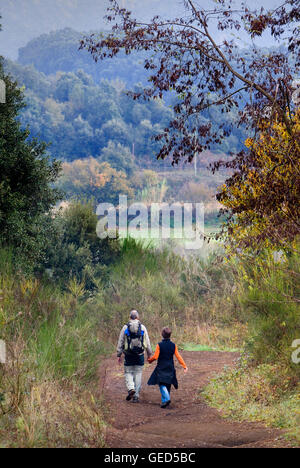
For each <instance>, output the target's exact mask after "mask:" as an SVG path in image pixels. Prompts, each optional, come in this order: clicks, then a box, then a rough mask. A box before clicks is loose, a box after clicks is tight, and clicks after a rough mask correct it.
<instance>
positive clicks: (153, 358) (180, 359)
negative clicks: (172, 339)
mask: <svg viewBox="0 0 300 468" xmlns="http://www.w3.org/2000/svg"><path fill="white" fill-rule="evenodd" d="M159 354H160V347H159V344H158V345H157V346H156V350H155V353H154V354H153V356H152V357H150V358H148V362H150V363H151V362H153V361H157V359H158V358H159ZM175 356H176V358H177V359H178V362H179V364H180V365H181V366H182V367H183V368H184V369H187V365H186V363H185V362H184V360H183V358H182V356H181V355H180V354H179V351H178V348H177V345H175Z"/></svg>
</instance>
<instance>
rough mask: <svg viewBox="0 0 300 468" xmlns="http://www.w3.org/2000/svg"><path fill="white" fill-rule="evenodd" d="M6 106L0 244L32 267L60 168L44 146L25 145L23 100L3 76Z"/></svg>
mask: <svg viewBox="0 0 300 468" xmlns="http://www.w3.org/2000/svg"><path fill="white" fill-rule="evenodd" d="M0 78H1V79H2V80H4V82H5V84H6V103H5V104H0V232H1V234H0V242H1V243H2V244H4V245H9V246H12V247H13V248H14V251H15V252H16V257H18V256H20V255H22V257H26V259H27V261H29V262H30V261H31V262H32V263H34V262H35V261H36V260H37V258H39V257H40V255H41V253H42V251H43V249H42V246H43V242H44V240H45V237H46V236H47V226H48V221H47V219H48V220H49V217H50V215H49V212H50V210H51V209H52V208H53V206H54V205H55V204H56V202H57V201H58V200H59V198H60V193H59V191H58V190H57V189H55V188H53V183H54V182H55V181H56V179H57V177H58V174H59V172H60V164H59V163H58V162H56V161H55V160H54V161H52V162H51V161H50V160H49V157H48V156H47V153H46V145H45V144H44V143H42V142H39V141H37V140H36V139H32V140H29V139H28V137H29V135H30V132H29V130H28V129H26V130H22V129H21V125H20V122H19V120H18V117H19V114H20V111H21V109H22V108H23V107H24V99H23V94H22V92H21V90H20V89H19V88H18V86H17V84H16V83H15V82H14V81H12V79H11V78H10V77H9V76H7V75H5V74H4V72H3V67H2V62H1V63H0Z"/></svg>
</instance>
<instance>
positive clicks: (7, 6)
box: [0, 0, 283, 59]
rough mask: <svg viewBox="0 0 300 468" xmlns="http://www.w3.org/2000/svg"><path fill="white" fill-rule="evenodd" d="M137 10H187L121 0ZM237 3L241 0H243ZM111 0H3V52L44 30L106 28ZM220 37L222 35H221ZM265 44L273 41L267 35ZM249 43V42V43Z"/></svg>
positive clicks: (268, 1)
mask: <svg viewBox="0 0 300 468" xmlns="http://www.w3.org/2000/svg"><path fill="white" fill-rule="evenodd" d="M120 1H121V2H122V3H123V4H124V6H127V7H128V8H130V9H132V10H133V11H135V12H136V14H137V16H138V18H139V19H143V20H146V19H149V18H150V17H152V16H154V15H156V14H161V15H164V16H165V15H171V16H173V15H180V14H181V13H183V12H184V8H183V2H182V1H181V0H120ZM282 1H283V0H264V1H259V0H248V3H249V5H250V6H251V8H255V7H259V8H260V7H262V6H263V7H264V8H269V7H271V8H274V7H276V6H278V5H280V4H281V3H282ZM195 3H196V4H197V5H200V6H204V7H205V8H210V7H213V6H215V5H216V2H215V1H214V0H195ZM236 3H237V4H238V3H240V2H239V0H237V1H236ZM107 5H108V0H0V14H1V15H2V17H3V18H2V25H3V31H2V32H1V33H0V54H1V55H4V56H6V57H10V58H13V59H16V58H17V55H18V49H19V48H20V47H22V46H24V45H26V44H27V42H28V41H29V40H31V39H33V38H35V37H37V36H39V35H40V34H43V33H48V32H50V31H53V30H57V29H62V28H65V27H71V28H73V29H75V30H78V31H90V30H96V29H100V28H103V26H104V24H105V22H104V21H103V16H104V15H105V11H106V7H107ZM219 38H220V37H219ZM261 44H262V45H270V44H271V41H270V38H268V37H264V39H263V40H262V41H261ZM245 45H246V44H245Z"/></svg>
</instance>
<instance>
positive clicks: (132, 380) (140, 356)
mask: <svg viewBox="0 0 300 468" xmlns="http://www.w3.org/2000/svg"><path fill="white" fill-rule="evenodd" d="M145 350H146V351H147V355H148V358H149V357H150V356H151V355H152V348H151V344H150V339H149V335H148V332H147V329H146V327H145V326H144V325H142V324H141V322H140V320H139V314H138V312H137V311H136V310H132V311H131V312H130V319H129V322H128V324H127V325H124V327H123V328H122V330H121V333H120V337H119V341H118V348H117V356H118V360H119V364H121V363H122V354H123V353H124V355H125V363H124V364H125V365H124V370H125V383H126V387H127V390H128V395H127V397H126V400H127V401H130V400H133V402H134V403H138V402H139V394H140V390H141V386H142V373H143V368H144V363H145V358H144V353H145Z"/></svg>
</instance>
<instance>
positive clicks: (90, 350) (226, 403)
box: [0, 239, 299, 447]
mask: <svg viewBox="0 0 300 468" xmlns="http://www.w3.org/2000/svg"><path fill="white" fill-rule="evenodd" d="M297 261H298V260H297V257H296V256H290V257H287V259H286V260H284V261H283V262H282V263H276V262H274V261H273V260H272V259H271V257H270V256H267V257H265V258H262V259H261V260H260V261H259V260H258V259H256V261H255V264H254V266H252V264H251V262H250V261H249V259H248V260H247V261H246V262H245V261H243V260H241V259H239V260H237V259H235V260H233V259H232V260H230V261H228V262H226V261H224V257H223V256H222V254H221V253H218V252H215V254H213V255H211V256H210V257H209V258H208V259H207V260H206V261H204V260H203V259H201V258H199V259H197V258H196V257H191V258H190V259H188V260H184V259H182V258H181V257H179V256H177V255H175V254H174V253H173V252H171V251H170V250H168V249H167V248H163V249H161V250H158V249H154V248H152V247H151V246H149V247H148V248H147V247H145V245H143V244H142V243H139V242H138V241H134V240H132V239H127V240H125V241H124V242H123V243H122V245H121V246H120V253H119V255H118V257H116V260H115V262H113V263H111V264H110V265H107V266H105V267H104V266H103V267H102V269H101V271H102V275H101V277H99V276H97V278H95V280H94V283H93V284H94V286H93V289H89V288H87V287H86V284H85V283H84V280H79V279H76V278H71V279H69V280H68V281H66V282H61V283H58V282H56V281H55V280H51V279H49V277H47V278H44V279H43V278H42V279H37V278H35V277H34V276H23V275H22V274H21V273H20V271H16V270H15V269H14V265H13V261H12V256H11V254H10V253H9V251H7V250H4V249H2V250H1V254H0V274H1V277H0V291H1V295H0V326H1V329H0V335H1V339H3V340H5V342H6V345H7V361H6V364H2V365H1V364H0V445H1V446H4V447H7V446H21V447H73V446H76V447H102V446H104V445H105V428H106V423H105V420H106V415H105V405H104V404H103V402H102V397H101V394H100V393H99V391H98V385H97V368H98V366H99V364H100V363H101V360H102V359H104V357H105V355H107V354H110V353H112V352H114V351H115V346H116V340H117V338H118V334H119V331H120V328H121V326H122V325H123V324H124V323H126V322H127V320H128V315H129V311H130V310H131V309H132V308H136V309H137V310H139V312H140V314H141V319H142V321H143V323H144V324H145V325H146V326H147V328H148V331H149V334H150V336H151V341H152V345H153V347H154V346H155V344H156V342H157V340H159V339H160V331H161V328H162V327H163V326H166V325H168V326H171V327H172V329H173V337H174V339H175V340H176V342H177V343H178V344H179V346H180V347H181V348H184V349H194V350H200V349H217V350H224V351H228V350H243V356H244V357H243V359H242V360H241V364H240V365H239V366H238V367H237V368H236V369H234V370H230V369H227V370H225V371H224V374H222V375H221V376H219V377H217V378H216V379H214V380H212V382H211V384H210V385H209V386H208V388H207V389H206V390H205V394H206V397H207V399H208V401H209V402H210V403H211V404H213V405H214V406H216V407H219V408H222V409H223V410H224V414H225V415H227V416H233V417H236V418H238V419H253V420H264V421H266V422H267V423H270V424H273V425H276V426H279V427H286V428H288V429H289V431H290V433H292V435H293V437H295V434H296V432H297V431H296V427H297V424H298V422H297V417H298V416H299V415H298V416H297V413H296V411H297V408H298V410H299V399H298V396H297V395H299V387H297V383H298V379H299V365H296V364H293V363H292V362H291V352H292V350H291V343H292V341H293V340H294V339H296V338H297V336H298V335H299V309H298V308H297V302H296V301H295V298H296V296H297V292H298V291H297V290H298V286H299V284H298V276H297V271H298V269H297V268H298V267H297ZM287 295H289V298H290V300H289V301H287V300H286V296H287ZM297 392H298V393H297Z"/></svg>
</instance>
